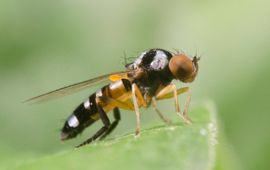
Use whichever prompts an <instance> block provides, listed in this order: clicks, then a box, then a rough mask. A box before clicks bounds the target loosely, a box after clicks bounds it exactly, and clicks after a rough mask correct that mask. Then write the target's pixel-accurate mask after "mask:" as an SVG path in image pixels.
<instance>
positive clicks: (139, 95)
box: [132, 83, 147, 136]
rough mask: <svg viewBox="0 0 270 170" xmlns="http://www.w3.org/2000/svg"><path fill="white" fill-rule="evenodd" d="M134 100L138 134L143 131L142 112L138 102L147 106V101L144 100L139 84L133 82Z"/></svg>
mask: <svg viewBox="0 0 270 170" xmlns="http://www.w3.org/2000/svg"><path fill="white" fill-rule="evenodd" d="M132 101H133V105H134V111H135V114H136V130H135V135H136V136H138V135H139V134H140V131H141V114H140V111H139V105H138V102H140V103H141V104H142V105H143V106H145V107H146V106H147V104H146V101H145V100H144V98H143V96H142V93H141V91H140V89H139V88H138V86H137V85H136V84H135V83H133V84H132Z"/></svg>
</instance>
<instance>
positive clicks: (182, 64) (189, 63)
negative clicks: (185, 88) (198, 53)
mask: <svg viewBox="0 0 270 170" xmlns="http://www.w3.org/2000/svg"><path fill="white" fill-rule="evenodd" d="M169 69H170V71H171V73H172V74H173V76H174V77H175V78H176V79H179V80H181V81H182V82H192V81H193V80H194V79H195V77H196V74H197V71H198V64H197V58H195V59H193V60H192V59H191V58H189V57H187V56H186V55H184V54H177V55H174V56H173V57H172V58H171V60H170V62H169Z"/></svg>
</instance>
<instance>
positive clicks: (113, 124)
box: [100, 107, 121, 140]
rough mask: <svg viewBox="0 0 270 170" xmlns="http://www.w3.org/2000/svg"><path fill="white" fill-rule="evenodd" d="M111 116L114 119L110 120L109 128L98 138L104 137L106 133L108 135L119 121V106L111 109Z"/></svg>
mask: <svg viewBox="0 0 270 170" xmlns="http://www.w3.org/2000/svg"><path fill="white" fill-rule="evenodd" d="M113 116H114V119H115V120H114V121H113V122H112V124H111V126H110V127H109V129H108V130H107V131H106V132H105V133H104V134H103V135H102V136H101V137H100V140H102V139H104V138H105V137H106V136H107V135H109V134H110V133H111V132H112V131H113V130H114V129H115V127H116V126H117V125H118V123H119V121H120V120H121V115H120V110H119V108H117V107H116V108H114V109H113Z"/></svg>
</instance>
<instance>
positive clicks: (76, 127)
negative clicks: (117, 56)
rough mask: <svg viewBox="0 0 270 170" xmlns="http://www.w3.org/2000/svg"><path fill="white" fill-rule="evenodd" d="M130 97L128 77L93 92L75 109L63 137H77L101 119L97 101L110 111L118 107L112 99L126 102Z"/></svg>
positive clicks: (64, 138) (63, 131) (63, 130)
mask: <svg viewBox="0 0 270 170" xmlns="http://www.w3.org/2000/svg"><path fill="white" fill-rule="evenodd" d="M130 97H131V83H130V81H129V80H127V79H122V80H119V81H116V82H113V83H111V84H109V85H106V86H104V87H103V88H102V89H101V90H98V91H97V92H96V93H93V94H92V95H91V96H90V97H89V98H88V99H87V100H86V101H85V102H83V103H81V104H80V105H79V106H78V107H77V108H76V109H75V110H74V111H73V113H72V114H71V115H70V116H69V118H68V119H67V121H66V122H65V125H64V127H63V128H62V133H61V139H62V140H66V139H70V138H74V137H76V136H77V134H79V133H81V132H82V131H83V130H84V129H85V128H86V127H87V126H89V125H91V124H92V123H94V122H95V121H96V120H98V119H99V113H98V111H97V102H98V104H99V105H100V106H101V107H102V108H103V110H104V111H105V112H109V111H111V110H112V109H113V108H115V107H116V105H115V103H114V102H112V100H117V101H120V102H125V101H127V100H129V99H130ZM111 99H112V100H111Z"/></svg>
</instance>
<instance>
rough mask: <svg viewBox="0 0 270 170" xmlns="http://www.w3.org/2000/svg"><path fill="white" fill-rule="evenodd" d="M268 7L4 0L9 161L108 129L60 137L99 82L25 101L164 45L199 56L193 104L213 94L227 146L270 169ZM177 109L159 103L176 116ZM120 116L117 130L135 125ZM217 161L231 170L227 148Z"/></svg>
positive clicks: (2, 68)
mask: <svg viewBox="0 0 270 170" xmlns="http://www.w3.org/2000/svg"><path fill="white" fill-rule="evenodd" d="M269 7H270V3H269V1H263V0H238V1H233V0H220V1H213V0H212V1H211V0H207V1H198V0H191V1H183V0H181V1H177V0H172V1H154V0H149V1H145V0H137V1H127V0H117V1H105V0H100V1H71V0H63V1H61V0H60V1H52V0H48V1H36V0H25V1H20V0H1V1H0V77H1V79H0V81H1V83H0V94H1V95H0V99H1V102H0V124H1V128H0V134H1V141H0V151H1V152H0V161H1V165H2V166H4V167H7V166H8V165H9V164H14V161H15V160H16V161H15V162H23V161H25V160H27V158H28V157H33V156H34V157H41V156H43V155H47V154H49V153H55V152H58V151H59V150H64V149H70V148H71V147H73V146H74V145H75V144H78V143H79V142H81V141H83V139H85V138H86V137H88V136H89V134H91V133H93V132H94V131H95V130H96V129H97V128H98V126H100V124H99V123H97V124H96V125H95V126H94V127H93V128H89V129H88V130H87V132H85V133H84V134H83V135H82V137H79V138H77V139H75V140H72V141H68V142H65V143H62V142H60V141H59V131H60V128H61V126H62V124H63V122H64V120H65V119H66V117H67V116H68V115H69V114H70V113H71V111H72V110H73V109H74V108H75V107H76V106H77V105H78V104H79V103H80V102H82V101H83V100H84V99H85V98H87V96H88V95H89V94H91V93H92V92H94V91H95V90H97V89H98V88H100V86H97V87H93V88H91V89H89V90H86V91H83V92H79V93H77V94H74V95H72V96H67V97H65V98H61V99H58V100H53V101H50V102H46V103H44V104H38V105H27V104H23V103H22V101H23V100H25V99H27V98H29V97H32V96H35V95H38V94H41V93H44V92H47V91H49V90H53V89H55V88H59V87H61V86H64V85H68V84H72V83H75V82H78V81H82V80H85V79H88V78H91V77H94V76H97V75H100V74H104V73H108V72H112V71H118V70H122V69H123V68H124V65H123V61H124V60H123V56H124V53H126V54H127V56H131V57H134V56H136V55H138V54H139V53H140V52H142V51H144V50H146V49H149V48H155V47H160V48H164V49H167V50H171V51H173V49H180V50H183V51H185V52H186V53H187V54H189V55H191V56H193V55H195V54H196V53H197V54H198V55H199V56H201V61H200V63H199V65H200V71H199V75H198V78H197V79H196V81H195V82H194V83H192V84H191V87H192V93H193V95H192V104H191V107H192V106H195V105H197V104H199V103H202V102H204V101H206V100H208V99H212V100H213V101H214V102H215V103H216V104H217V109H218V116H219V120H220V123H221V125H222V127H223V130H224V132H225V137H224V138H226V140H227V141H228V142H225V141H223V140H220V141H219V148H221V149H220V150H223V149H225V150H230V152H233V154H232V155H233V157H231V158H230V159H233V160H234V161H236V162H238V163H239V164H240V165H241V166H239V167H242V168H243V169H269V168H270V166H269V165H270V163H269V161H268V158H269V157H270V133H269V132H268V129H269V120H270V114H269V107H268V105H269V104H268V101H269V96H270V95H269V89H268V87H269V82H270V79H269V77H270V76H269V73H270V69H269V66H268V63H269V61H270V59H269V58H270V48H269V47H270V46H269V44H270V10H269ZM172 106H173V104H172V102H171V101H165V102H161V103H160V107H161V109H162V110H165V109H166V110H167V111H171V112H172V113H173V112H174V111H173V107H172ZM143 113H145V114H143V128H145V127H151V126H152V125H153V124H160V123H161V122H160V120H159V119H158V118H157V116H153V115H154V113H153V111H152V110H151V109H149V110H147V111H146V110H143ZM122 115H123V116H122V117H123V120H122V121H121V124H120V125H119V128H118V129H117V130H116V131H115V132H114V134H113V135H116V134H123V133H126V132H131V131H133V130H134V124H135V121H134V114H133V113H132V112H126V111H124V112H123V114H122ZM168 116H170V117H172V116H173V114H171V115H168ZM217 157H218V158H217V167H216V169H226V168H224V167H226V159H223V158H224V157H225V156H224V154H223V153H218V155H217ZM239 167H238V168H239Z"/></svg>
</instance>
